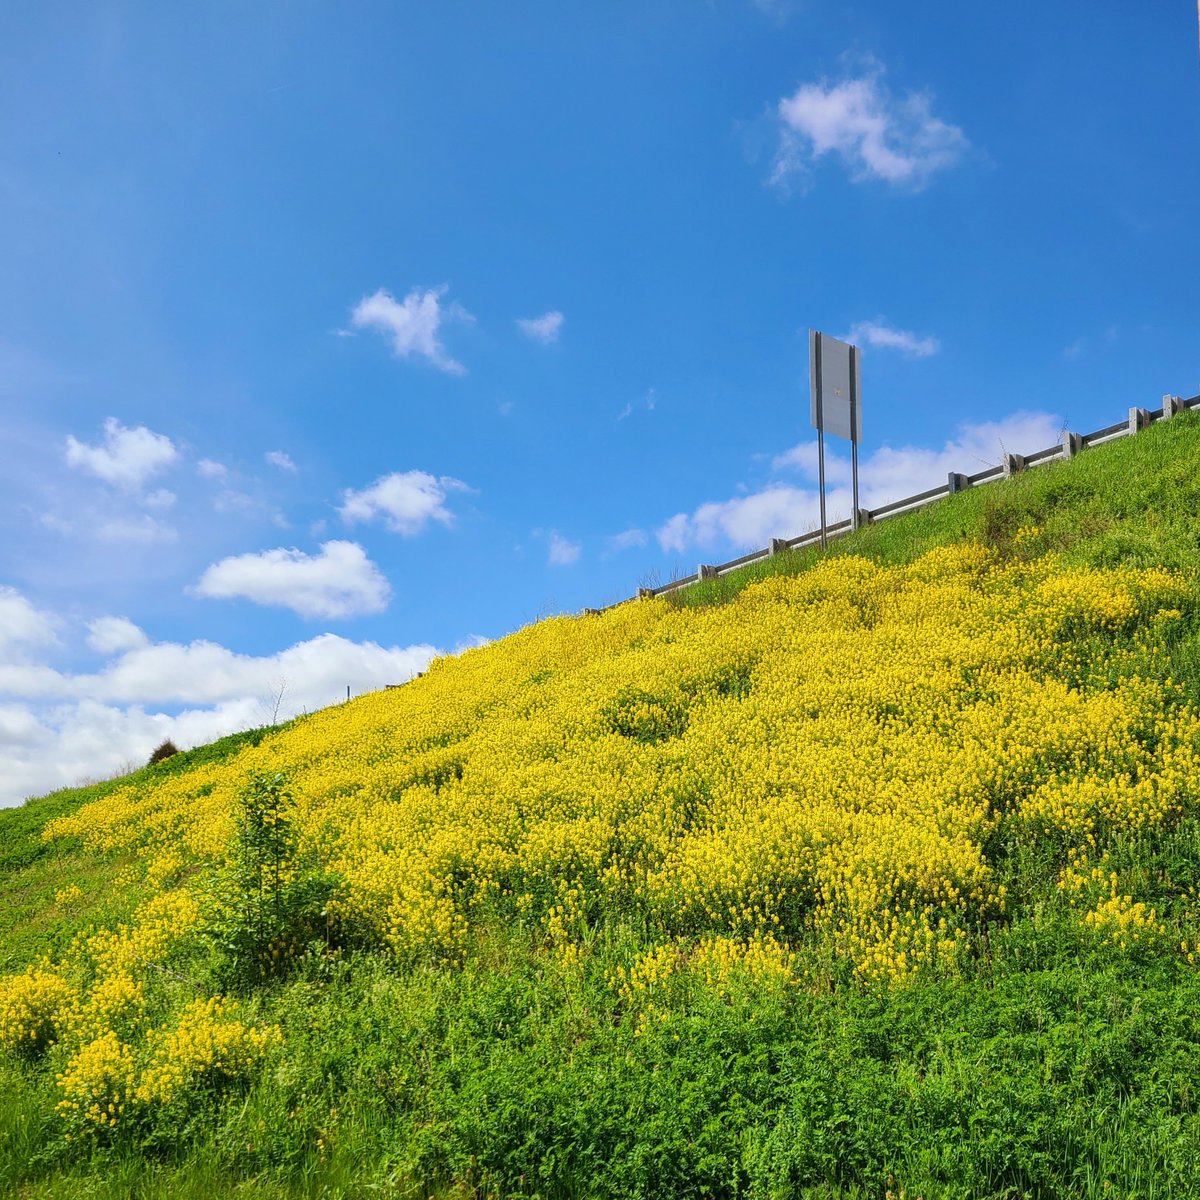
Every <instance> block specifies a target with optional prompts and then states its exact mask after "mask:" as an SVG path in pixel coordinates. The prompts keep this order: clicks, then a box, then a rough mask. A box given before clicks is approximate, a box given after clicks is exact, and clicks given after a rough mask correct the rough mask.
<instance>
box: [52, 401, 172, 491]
mask: <svg viewBox="0 0 1200 1200" xmlns="http://www.w3.org/2000/svg"><path fill="white" fill-rule="evenodd" d="M178 457H179V451H178V450H176V448H175V445H174V443H173V442H172V441H171V439H170V438H169V437H167V436H166V435H165V434H161V433H153V432H151V431H150V430H149V429H147V428H146V427H145V426H144V425H139V426H137V428H136V429H127V428H126V427H125V426H124V425H122V424H121V423H120V422H119V421H118V420H117V419H116V417H109V418H108V419H107V420H106V421H105V422H104V441H103V442H102V443H101V444H100V445H97V446H89V445H87V444H86V443H85V442H80V441H78V440H76V438H75V437H74V436H72V435H71V434H68V435H67V463H68V465H69V466H72V467H79V468H81V469H82V470H84V471H89V472H90V473H91V474H93V475H95V476H97V478H99V479H103V480H104V482H105V483H110V484H112V485H114V486H115V487H120V488H124V489H126V490H128V491H136V490H137V489H138V488H140V487H141V486H142V484H144V483H145V482H146V480H147V479H149V478H150V477H151V476H152V475H156V474H158V472H160V471H162V470H165V469H166V468H167V467H169V466H170V465H171V464H172V463H173V462H174V461H175V460H176V459H177V458H178Z"/></svg>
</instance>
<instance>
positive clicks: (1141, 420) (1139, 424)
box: [1129, 406, 1150, 433]
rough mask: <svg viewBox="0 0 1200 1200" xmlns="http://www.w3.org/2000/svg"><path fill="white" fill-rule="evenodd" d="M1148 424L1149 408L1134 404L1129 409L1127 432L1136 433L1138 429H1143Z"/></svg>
mask: <svg viewBox="0 0 1200 1200" xmlns="http://www.w3.org/2000/svg"><path fill="white" fill-rule="evenodd" d="M1149 424H1150V410H1149V409H1148V408H1137V407H1136V406H1135V407H1133V408H1131V409H1130V410H1129V432H1130V433H1137V431H1138V430H1139V429H1145V428H1146V426H1147V425H1149Z"/></svg>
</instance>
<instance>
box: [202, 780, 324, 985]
mask: <svg viewBox="0 0 1200 1200" xmlns="http://www.w3.org/2000/svg"><path fill="white" fill-rule="evenodd" d="M295 805H296V800H295V796H294V794H293V793H292V790H291V788H290V787H289V785H288V781H287V777H286V776H285V775H284V774H283V773H282V772H280V771H257V772H254V773H252V774H251V775H250V777H249V778H248V779H247V781H246V784H245V785H244V786H243V787H242V789H241V790H240V791H239V792H238V795H237V806H236V809H235V812H234V838H233V847H232V853H231V854H230V856H229V859H228V861H227V863H226V865H225V866H224V868H223V869H222V870H220V871H218V872H217V873H216V875H215V876H214V877H213V879H212V880H211V883H210V889H209V894H210V900H211V903H212V909H211V912H210V915H209V921H208V924H207V928H208V932H209V934H210V936H211V937H212V938H213V940H214V941H215V942H216V944H217V946H218V949H219V951H220V954H221V959H222V969H221V974H223V975H224V976H226V977H227V981H228V982H230V983H241V984H254V983H257V982H260V981H262V980H264V979H266V978H268V977H270V976H272V975H279V974H282V973H283V972H284V971H285V970H286V968H287V966H288V965H289V964H290V963H291V962H293V961H294V960H295V959H296V958H297V957H298V956H299V955H300V954H301V953H302V952H303V951H304V950H306V949H308V948H309V947H310V946H311V945H313V943H317V945H318V946H328V944H329V921H328V914H327V909H326V904H327V901H328V899H329V896H330V894H331V893H332V891H333V888H334V885H335V882H336V880H335V878H334V877H333V876H332V875H331V874H330V873H328V872H326V871H323V870H322V869H321V868H320V864H319V863H318V862H317V861H316V859H315V857H314V856H313V855H311V854H305V853H302V851H301V847H300V843H299V839H298V838H297V835H296V828H295V824H294V822H293V813H294V811H295Z"/></svg>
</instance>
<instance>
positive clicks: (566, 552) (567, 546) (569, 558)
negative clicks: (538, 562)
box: [546, 532, 581, 567]
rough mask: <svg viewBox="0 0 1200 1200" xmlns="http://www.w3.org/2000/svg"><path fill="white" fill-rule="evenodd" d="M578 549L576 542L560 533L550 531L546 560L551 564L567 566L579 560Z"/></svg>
mask: <svg viewBox="0 0 1200 1200" xmlns="http://www.w3.org/2000/svg"><path fill="white" fill-rule="evenodd" d="M580 549H581V547H580V545H579V543H578V542H572V541H571V540H570V539H569V538H565V537H563V536H562V535H561V534H558V533H554V532H551V534H550V549H549V550H548V552H547V555H546V560H547V562H549V563H550V564H551V565H552V566H556V567H567V566H570V565H571V563H573V562H578V561H579V552H580Z"/></svg>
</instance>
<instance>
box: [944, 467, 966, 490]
mask: <svg viewBox="0 0 1200 1200" xmlns="http://www.w3.org/2000/svg"><path fill="white" fill-rule="evenodd" d="M946 486H947V487H949V489H950V495H952V496H953V495H954V493H955V492H965V491H966V490H967V488H969V487H970V486H971V481H970V480H969V479H968V478H967V477H966V476H965V475H964V474H963V473H962V472H961V471H951V472H950V474H949V475H947V476H946Z"/></svg>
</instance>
